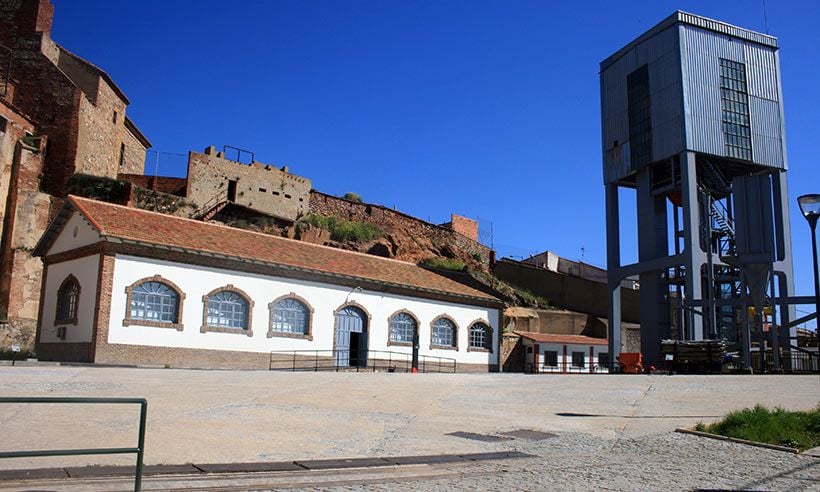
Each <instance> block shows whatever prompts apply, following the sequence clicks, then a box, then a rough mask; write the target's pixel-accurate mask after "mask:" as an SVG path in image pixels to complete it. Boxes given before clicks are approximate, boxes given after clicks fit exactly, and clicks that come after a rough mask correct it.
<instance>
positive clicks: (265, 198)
mask: <svg viewBox="0 0 820 492" xmlns="http://www.w3.org/2000/svg"><path fill="white" fill-rule="evenodd" d="M231 183H233V184H231ZM310 187H311V182H310V180H309V179H307V178H302V177H300V176H296V175H295V174H291V173H289V172H288V170H287V168H282V169H279V168H277V167H275V166H269V165H265V164H261V163H257V162H255V163H252V164H242V163H240V162H236V161H231V160H228V159H225V158H224V156H223V155H222V153H221V152H217V151H216V148H214V147H208V148H207V149H206V150H205V153H204V154H200V153H199V152H190V153H189V155H188V189H187V193H186V196H187V197H188V200H190V201H192V202H194V203H196V204H197V205H200V206H202V205H205V204H207V203H209V202H211V201H214V205H216V203H218V202H219V201H223V200H228V201H231V202H233V203H236V204H237V205H242V206H244V207H247V208H251V209H254V210H258V211H260V212H262V213H264V214H268V215H272V216H274V217H280V218H283V219H287V220H291V221H293V220H296V219H297V218H298V217H300V216H301V215H303V214H304V213H306V212H307V210H308V201H309V200H310ZM232 188H233V190H232ZM232 191H233V196H229V194H230V193H231V192H232ZM218 195H219V196H220V199H219V200H216V197H217V196H218Z"/></svg>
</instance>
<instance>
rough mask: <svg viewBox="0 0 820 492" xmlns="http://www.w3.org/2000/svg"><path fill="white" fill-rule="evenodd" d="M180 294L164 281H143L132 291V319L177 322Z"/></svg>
mask: <svg viewBox="0 0 820 492" xmlns="http://www.w3.org/2000/svg"><path fill="white" fill-rule="evenodd" d="M178 311H179V295H178V294H177V293H176V291H174V289H172V288H171V287H169V286H167V285H165V284H163V283H162V282H143V283H141V284H139V285H138V286H136V287H134V290H133V291H132V293H131V319H139V320H146V321H157V322H161V323H176V322H177V321H178V319H177V312H178Z"/></svg>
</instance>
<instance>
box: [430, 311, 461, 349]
mask: <svg viewBox="0 0 820 492" xmlns="http://www.w3.org/2000/svg"><path fill="white" fill-rule="evenodd" d="M430 348H431V349H441V350H458V325H457V324H456V322H455V321H453V319H452V318H451V317H449V316H447V315H440V316H437V317H436V318H435V319H433V321H432V322H431V323H430Z"/></svg>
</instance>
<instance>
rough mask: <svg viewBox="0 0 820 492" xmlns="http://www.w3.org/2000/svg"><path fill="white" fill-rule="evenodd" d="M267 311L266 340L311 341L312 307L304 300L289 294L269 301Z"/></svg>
mask: <svg viewBox="0 0 820 492" xmlns="http://www.w3.org/2000/svg"><path fill="white" fill-rule="evenodd" d="M268 310H269V311H270V322H269V324H268V338H272V337H286V338H303V339H306V340H313V307H312V306H311V305H310V304H309V303H308V302H307V301H306V300H305V299H304V298H302V297H299V296H298V295H296V294H295V293H293V292H291V293H290V294H287V295H284V296H281V297H278V298H276V299H274V300H273V301H271V303H270V304H268Z"/></svg>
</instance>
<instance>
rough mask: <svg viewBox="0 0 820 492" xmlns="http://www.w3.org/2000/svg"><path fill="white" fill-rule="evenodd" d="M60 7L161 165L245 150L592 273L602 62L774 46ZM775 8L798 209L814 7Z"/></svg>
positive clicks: (642, 6) (190, 9) (478, 5)
mask: <svg viewBox="0 0 820 492" xmlns="http://www.w3.org/2000/svg"><path fill="white" fill-rule="evenodd" d="M53 1H54V4H55V6H56V13H55V20H54V29H53V37H54V39H55V40H56V41H57V42H58V43H61V44H62V45H64V46H65V47H66V48H68V49H69V50H72V51H74V52H75V53H77V54H79V55H80V56H83V57H85V58H87V59H88V60H90V61H92V62H93V63H95V64H96V65H98V66H100V67H101V68H103V69H105V70H106V71H108V73H109V74H110V75H111V76H112V77H113V78H114V80H116V82H117V83H118V84H119V86H120V87H121V88H122V89H123V90H124V91H125V92H126V94H128V96H129V98H130V99H131V101H132V104H131V106H129V108H128V115H129V116H130V117H131V118H132V119H133V120H134V121H135V122H136V123H137V125H138V126H139V127H140V128H141V129H142V130H143V132H144V133H145V134H146V135H147V136H148V138H149V139H150V140H151V141H152V143H153V144H154V148H155V149H156V150H158V151H161V152H168V153H183V154H184V153H186V152H187V151H188V150H189V149H194V150H202V149H204V148H205V147H206V146H208V145H217V146H219V147H221V146H222V145H223V144H228V145H234V146H238V147H242V148H246V149H250V150H253V151H254V152H255V153H256V158H257V160H259V161H262V162H266V163H273V164H278V165H288V166H289V167H290V169H291V171H292V172H294V173H296V174H299V175H302V176H306V177H308V178H310V179H312V180H313V185H314V188H316V189H318V190H320V191H323V192H327V193H332V194H343V193H345V192H347V191H355V192H357V193H359V194H361V195H362V196H363V197H364V198H365V200H367V201H369V202H373V203H380V204H384V205H388V206H394V205H395V206H397V207H398V208H399V209H400V210H403V211H405V212H407V213H410V214H413V215H415V216H418V217H420V218H423V219H429V220H431V221H433V222H445V221H446V220H448V218H449V214H450V212H456V213H459V214H463V215H466V216H469V217H473V218H477V219H479V220H480V221H481V229H482V237H483V238H488V233H489V228H490V223H492V228H493V239H494V243H495V246H496V248H497V249H498V250H499V253H500V254H501V255H516V256H523V255H528V254H530V253H533V252H538V251H543V250H546V249H549V250H552V251H555V252H557V253H558V254H560V255H562V256H565V257H568V258H574V259H577V258H579V257H580V255H581V248H582V247H583V248H584V250H585V254H584V259H585V261H587V262H590V263H593V264H598V265H602V266H603V265H605V263H606V243H605V229H604V201H603V191H604V189H603V185H602V177H601V150H600V149H601V143H600V139H601V137H600V105H599V86H598V63H599V62H600V61H601V60H603V59H604V58H606V57H607V56H609V55H610V54H612V53H613V52H614V51H616V50H617V49H619V48H620V47H622V46H623V45H624V44H626V43H627V42H629V41H630V40H632V39H633V38H635V37H636V36H638V35H639V34H641V33H642V32H644V31H645V30H647V29H648V28H650V27H652V26H653V25H655V24H656V23H657V22H659V21H660V20H662V19H663V18H665V17H666V16H668V15H669V14H671V13H672V12H673V11H674V10H676V9H681V10H686V11H689V12H692V13H696V14H699V15H704V16H707V17H712V18H715V19H719V20H722V21H725V22H729V23H732V24H736V25H739V26H742V27H746V28H750V29H754V30H758V31H761V32H765V31H766V24H765V20H764V9H763V5H764V2H763V0H744V1H738V0H731V1H729V0H721V1H714V0H701V1H688V0H683V1H680V2H670V1H666V0H645V1H633V2H629V1H612V0H608V1H597V2H551V1H546V0H543V1H477V0H473V1H444V0H436V1H411V0H405V1H401V2H399V1H389V0H373V1H355V0H351V1H341V0H333V1H308V0H292V1H248V0H236V1H233V2H225V1H215V0H198V1H194V0H185V1H182V0H179V1H173V0H163V1H157V0H140V1H130V2H112V1H110V0H105V1H99V0H94V1H91V0H87V1H68V0H53ZM766 3H767V17H768V31H769V33H770V34H772V35H775V36H777V37H778V38H779V39H780V43H781V65H782V73H783V87H784V99H785V108H786V123H787V143H788V157H789V164H790V171H789V177H790V194H791V195H792V198H795V197H797V196H798V195H799V194H803V193H809V192H820V116H819V115H820V112H818V110H819V109H820V28H818V25H817V22H818V19H820V2H818V1H816V0H804V1H772V0H768V1H767V2H766ZM152 167H153V166H151V167H149V168H148V169H147V172H148V173H153V168H152ZM184 173H185V168H184V158H183V157H176V158H175V156H163V157H162V159H161V160H160V165H159V174H161V175H184ZM792 203H793V204H794V203H795V202H794V200H792ZM796 208H797V207H796V205H795V207H794V209H793V210H792V230H793V234H792V235H793V240H794V257H795V265H796V270H797V291H798V293H802V294H810V293H811V292H812V278H811V249H810V244H809V234H808V227H807V226H806V223H805V221H804V220H803V219H802V217H801V216H800V215H799V214H798V213H797V210H796ZM627 237H628V238H629V240H628V242H629V243H632V244H631V246H632V248H630V247H629V245H627V248H626V249H627V250H630V249H634V241H632V240H631V238H632V237H633V236H632V235H631V234H630V233H629V232H627ZM634 257H635V254H634V252H632V251H628V252H626V253H625V254H624V259H625V260H626V261H629V260H631V259H634Z"/></svg>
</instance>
